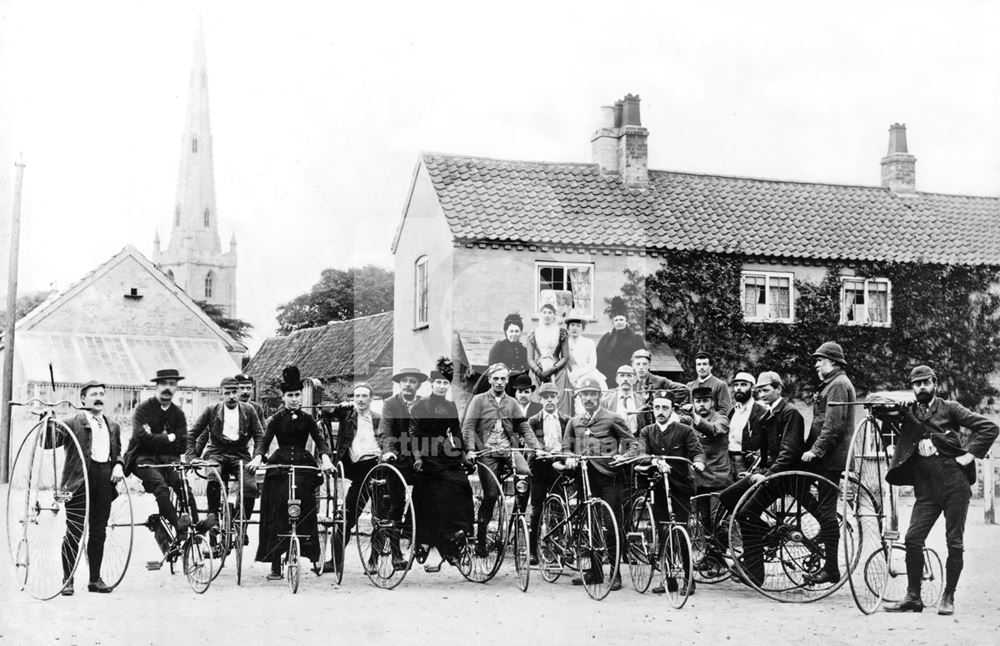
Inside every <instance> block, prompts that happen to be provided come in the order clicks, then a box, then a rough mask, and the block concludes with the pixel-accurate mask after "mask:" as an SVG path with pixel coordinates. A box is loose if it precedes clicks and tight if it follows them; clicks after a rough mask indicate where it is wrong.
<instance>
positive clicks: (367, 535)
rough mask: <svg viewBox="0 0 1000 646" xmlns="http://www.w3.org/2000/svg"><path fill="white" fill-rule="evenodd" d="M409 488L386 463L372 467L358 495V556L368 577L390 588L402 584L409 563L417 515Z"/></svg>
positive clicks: (356, 529) (376, 583)
mask: <svg viewBox="0 0 1000 646" xmlns="http://www.w3.org/2000/svg"><path fill="white" fill-rule="evenodd" d="M412 493H413V489H412V487H411V486H410V485H408V484H407V483H406V480H405V479H404V478H403V475H402V474H401V473H400V472H399V470H398V469H396V468H395V467H393V466H391V465H389V464H379V465H376V466H374V467H372V469H371V471H369V472H368V474H367V475H366V476H365V479H364V480H363V481H362V483H361V494H360V495H359V496H358V507H357V516H356V517H357V526H356V527H355V530H354V534H355V536H356V538H357V544H358V555H359V556H360V557H361V566H362V567H363V568H364V569H365V575H366V576H367V577H368V579H369V580H370V581H371V582H372V583H374V584H375V585H376V586H378V587H380V588H384V589H387V590H391V589H392V588H395V587H396V586H397V585H399V584H400V583H402V581H403V579H404V578H405V577H406V573H407V572H408V571H409V569H410V566H411V565H412V563H413V548H414V545H413V541H414V536H415V535H416V527H417V518H416V514H415V512H414V509H413V495H412Z"/></svg>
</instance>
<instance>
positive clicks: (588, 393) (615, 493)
mask: <svg viewBox="0 0 1000 646" xmlns="http://www.w3.org/2000/svg"><path fill="white" fill-rule="evenodd" d="M576 394H577V396H579V398H580V402H581V404H582V405H583V410H584V412H583V414H582V415H577V416H575V417H573V418H571V419H570V420H569V422H568V423H567V424H566V430H565V431H564V433H563V442H562V448H563V451H564V452H566V453H577V454H580V455H586V456H590V457H607V458H611V460H600V459H599V460H591V461H590V463H589V464H588V466H587V474H588V477H589V480H590V492H591V494H592V495H594V496H597V497H598V498H600V499H601V500H603V501H604V502H606V503H608V505H610V506H611V510H612V512H613V513H614V515H615V520H616V521H618V527H621V526H622V491H623V487H622V479H621V477H620V476H619V474H618V472H617V471H616V469H615V465H614V462H615V461H617V460H618V459H621V458H624V457H630V456H632V455H634V454H635V450H636V449H635V436H634V435H632V432H631V431H629V430H628V425H627V424H626V423H625V420H623V419H622V418H621V417H620V416H619V415H617V414H615V413H613V412H611V411H609V410H607V409H605V408H602V407H601V385H600V383H599V382H598V381H597V380H596V379H594V378H592V377H584V378H583V379H581V380H580V383H578V384H577V386H576ZM576 466H577V460H576V458H567V459H566V468H568V469H575V468H576ZM579 490H580V491H583V487H582V486H581V487H580V489H579ZM620 542H621V541H620ZM610 557H611V559H612V562H614V561H615V560H617V559H618V554H611V555H610ZM600 574H601V571H600V569H596V570H589V571H587V572H584V573H583V576H584V577H594V576H600ZM583 582H584V581H583V579H582V578H580V577H576V578H574V579H573V585H583ZM621 587H622V581H621V570H619V571H618V575H617V576H616V577H615V579H614V581H612V583H611V589H612V590H620V589H621Z"/></svg>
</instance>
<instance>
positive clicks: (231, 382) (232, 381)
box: [219, 377, 240, 388]
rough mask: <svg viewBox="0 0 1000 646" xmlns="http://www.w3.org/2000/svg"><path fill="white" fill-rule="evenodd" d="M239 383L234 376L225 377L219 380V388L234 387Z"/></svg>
mask: <svg viewBox="0 0 1000 646" xmlns="http://www.w3.org/2000/svg"><path fill="white" fill-rule="evenodd" d="M239 385H240V382H238V381H236V378H235V377H225V378H224V379H223V380H222V381H220V382H219V388H236V387H237V386H239Z"/></svg>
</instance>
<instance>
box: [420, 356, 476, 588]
mask: <svg viewBox="0 0 1000 646" xmlns="http://www.w3.org/2000/svg"><path fill="white" fill-rule="evenodd" d="M453 374H454V372H453V369H452V367H451V361H449V360H447V359H445V358H444V357H442V358H441V359H438V365H437V369H436V370H432V371H431V394H430V396H428V397H427V398H425V399H421V400H420V401H418V402H417V403H416V404H414V405H413V410H412V411H410V414H411V416H412V419H411V420H410V435H411V436H412V437H413V470H414V477H413V500H414V505H415V507H416V509H415V511H416V513H417V517H418V518H419V522H418V523H417V534H418V536H417V543H418V544H419V545H420V546H421V547H420V549H419V550H418V552H422V556H423V558H426V554H427V549H428V546H429V547H435V548H437V551H438V553H439V554H440V555H441V558H442V559H444V560H447V561H448V562H449V563H452V564H455V563H457V562H458V557H459V553H460V550H461V547H462V546H463V545H464V544H465V540H466V537H467V536H471V535H472V519H473V507H472V486H471V485H470V484H469V478H468V476H467V475H466V467H467V466H471V463H468V461H467V460H466V458H465V443H464V442H463V441H462V426H461V424H460V423H459V421H458V409H457V408H456V407H455V402H453V401H450V400H449V399H447V397H446V396H447V394H448V389H449V388H450V387H451V378H452V376H453ZM429 569H430V570H433V568H429Z"/></svg>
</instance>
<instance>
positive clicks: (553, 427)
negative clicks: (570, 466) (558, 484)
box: [528, 384, 569, 565]
mask: <svg viewBox="0 0 1000 646" xmlns="http://www.w3.org/2000/svg"><path fill="white" fill-rule="evenodd" d="M560 394H561V393H560V392H559V389H558V388H556V386H555V384H542V385H541V387H540V388H539V389H538V398H539V399H541V400H542V410H541V411H539V412H538V413H536V414H534V415H532V416H531V417H529V418H528V426H529V427H530V428H531V430H532V431H534V433H535V439H536V440H538V443H539V445H540V447H539V448H540V450H541V451H544V452H546V453H558V452H560V451H561V450H562V436H563V429H564V428H566V424H567V423H568V422H569V417H567V416H566V415H564V414H563V413H562V411H560V410H559V396H560ZM558 478H559V472H558V471H556V470H555V468H554V467H553V466H552V461H551V460H541V459H538V458H537V457H536V458H535V459H533V460H532V462H531V531H530V532H529V533H528V536H529V539H530V542H531V563H532V565H537V563H538V556H537V554H538V524H539V522H540V521H541V518H542V504H543V503H544V502H545V496H546V495H548V492H549V488H550V487H551V486H552V485H553V483H555V481H556V479H558Z"/></svg>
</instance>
